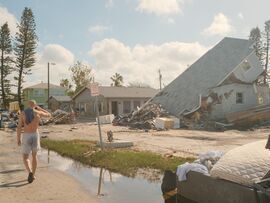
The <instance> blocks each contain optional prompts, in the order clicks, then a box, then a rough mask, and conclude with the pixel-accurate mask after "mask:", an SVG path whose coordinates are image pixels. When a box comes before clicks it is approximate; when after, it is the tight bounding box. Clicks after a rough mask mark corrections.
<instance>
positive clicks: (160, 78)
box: [158, 69, 162, 90]
mask: <svg viewBox="0 0 270 203" xmlns="http://www.w3.org/2000/svg"><path fill="white" fill-rule="evenodd" d="M158 74H159V90H161V89H162V87H161V80H162V75H161V71H160V69H159V70H158Z"/></svg>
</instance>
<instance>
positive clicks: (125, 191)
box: [39, 150, 164, 203]
mask: <svg viewBox="0 0 270 203" xmlns="http://www.w3.org/2000/svg"><path fill="white" fill-rule="evenodd" d="M39 159H40V160H41V161H42V162H43V163H48V166H49V167H53V168H56V169H58V170H61V171H64V172H65V173H67V174H69V175H71V176H73V177H74V178H75V179H77V180H78V181H79V182H81V183H82V184H83V185H84V187H86V188H87V190H88V191H89V192H90V194H91V195H98V197H99V199H100V202H110V203H121V202H129V203H138V202H149V203H152V202H153V203H164V200H163V197H162V192H161V189H160V184H161V178H160V180H158V181H156V182H149V181H148V180H146V179H143V178H129V177H125V176H122V175H119V174H117V173H112V172H110V171H109V170H106V169H102V168H91V167H88V166H85V165H82V164H81V163H79V162H76V161H74V160H71V159H68V158H64V157H61V156H59V155H58V154H57V153H55V152H53V151H49V150H46V151H45V150H42V151H41V153H39Z"/></svg>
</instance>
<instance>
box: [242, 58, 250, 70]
mask: <svg viewBox="0 0 270 203" xmlns="http://www.w3.org/2000/svg"><path fill="white" fill-rule="evenodd" d="M241 66H242V68H243V70H244V71H245V72H246V71H248V70H249V69H250V68H251V66H250V64H249V62H248V61H247V60H246V61H244V62H243V63H242V64H241Z"/></svg>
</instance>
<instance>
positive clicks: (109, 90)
mask: <svg viewBox="0 0 270 203" xmlns="http://www.w3.org/2000/svg"><path fill="white" fill-rule="evenodd" d="M86 88H88V89H90V88H89V87H86ZM86 88H84V89H83V90H81V91H80V92H78V94H76V95H75V96H74V97H73V99H75V98H76V97H77V96H78V95H79V94H80V93H81V92H83V91H84V90H85V89H86ZM99 93H100V95H103V96H104V97H105V98H152V97H153V96H155V95H156V94H157V93H158V90H156V89H153V88H149V87H114V86H99Z"/></svg>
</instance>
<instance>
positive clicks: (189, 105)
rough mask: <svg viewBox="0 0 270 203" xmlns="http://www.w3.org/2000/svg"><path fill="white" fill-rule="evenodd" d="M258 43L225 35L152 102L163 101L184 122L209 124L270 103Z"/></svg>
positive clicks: (205, 126) (195, 124)
mask: <svg viewBox="0 0 270 203" xmlns="http://www.w3.org/2000/svg"><path fill="white" fill-rule="evenodd" d="M253 45H254V43H253V42H252V41H249V40H245V39H236V38H227V37H226V38H224V39H223V40H222V41H220V42H219V43H218V44H217V45H216V46H214V47H213V48H212V49H210V50H209V51H208V52H207V53H206V54H204V55H203V56H202V57H201V58H199V59H198V60H197V61H196V62H195V63H194V64H193V65H191V66H190V67H189V68H188V69H187V70H186V71H184V72H183V73H182V74H181V75H179V76H178V77H177V78H176V79H175V80H174V81H172V82H171V83H170V84H169V85H168V86H166V87H165V88H164V89H163V90H162V91H160V92H159V93H158V94H157V95H156V96H155V97H153V98H152V99H151V100H150V102H154V103H157V104H160V105H162V107H164V108H165V109H166V110H167V111H168V112H169V113H170V114H172V115H174V116H176V117H179V118H180V122H182V124H185V125H187V126H188V127H192V128H207V126H208V125H213V121H215V124H217V123H218V122H216V121H220V122H225V121H226V120H227V119H226V116H227V115H228V114H231V113H235V112H240V111H244V110H248V109H249V108H254V107H257V106H262V105H269V86H268V85H259V84H257V81H258V79H259V78H260V77H261V76H262V74H263V73H264V69H263V67H262V65H261V63H260V61H259V58H258V57H257V56H256V52H255V49H254V47H253Z"/></svg>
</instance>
